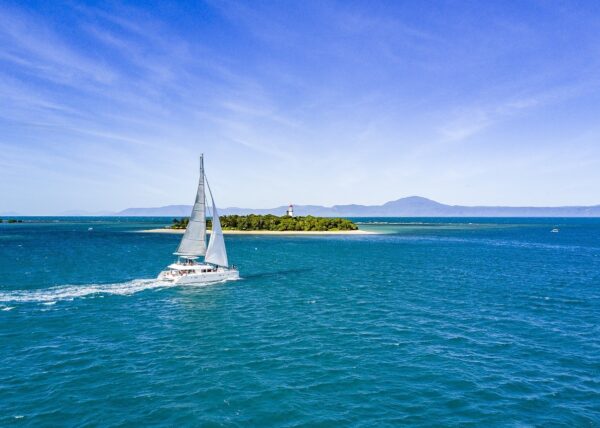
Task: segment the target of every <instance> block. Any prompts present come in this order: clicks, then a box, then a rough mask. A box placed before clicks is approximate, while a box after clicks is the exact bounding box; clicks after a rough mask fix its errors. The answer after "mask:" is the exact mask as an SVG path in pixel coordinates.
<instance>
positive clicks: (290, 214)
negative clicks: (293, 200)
mask: <svg viewBox="0 0 600 428" xmlns="http://www.w3.org/2000/svg"><path fill="white" fill-rule="evenodd" d="M285 215H286V216H288V217H294V206H293V205H292V204H290V205H289V207H288V209H287V211H286V212H285Z"/></svg>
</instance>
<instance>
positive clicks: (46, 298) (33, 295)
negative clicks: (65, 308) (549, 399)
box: [0, 279, 173, 304]
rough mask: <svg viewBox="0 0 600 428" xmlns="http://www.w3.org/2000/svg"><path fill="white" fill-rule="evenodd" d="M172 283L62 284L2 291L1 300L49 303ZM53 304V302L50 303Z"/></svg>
mask: <svg viewBox="0 0 600 428" xmlns="http://www.w3.org/2000/svg"><path fill="white" fill-rule="evenodd" d="M171 286H173V284H172V283H168V282H164V281H158V280H156V279H134V280H132V281H127V282H120V283H114V284H85V285H60V286H58V287H51V288H45V289H40V290H11V291H6V292H0V302H29V303H49V302H57V301H59V300H73V299H75V298H78V297H87V296H91V295H96V294H117V295H121V296H126V295H130V294H134V293H137V292H140V291H144V290H151V289H154V288H163V287H171ZM50 304H51V303H50Z"/></svg>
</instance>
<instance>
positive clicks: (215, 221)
mask: <svg viewBox="0 0 600 428" xmlns="http://www.w3.org/2000/svg"><path fill="white" fill-rule="evenodd" d="M208 190H209V192H210V187H209V189H208ZM210 200H211V202H212V233H211V234H210V239H209V241H208V249H207V250H206V257H204V261H205V262H207V263H212V264H214V265H217V266H225V267H227V266H228V263H227V250H226V249H225V239H224V238H223V231H222V230H221V222H220V221H219V214H218V213H217V207H216V206H215V200H214V199H213V196H212V192H210Z"/></svg>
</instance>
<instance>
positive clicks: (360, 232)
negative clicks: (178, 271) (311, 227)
mask: <svg viewBox="0 0 600 428" xmlns="http://www.w3.org/2000/svg"><path fill="white" fill-rule="evenodd" d="M137 232H138V233H173V234H180V235H181V234H183V233H184V232H185V229H167V228H163V229H147V230H138V231H137ZM207 232H208V233H211V231H210V230H208V231H207ZM223 234H224V235H373V234H375V232H367V231H366V230H340V231H327V232H321V231H294V230H285V231H272V230H224V231H223Z"/></svg>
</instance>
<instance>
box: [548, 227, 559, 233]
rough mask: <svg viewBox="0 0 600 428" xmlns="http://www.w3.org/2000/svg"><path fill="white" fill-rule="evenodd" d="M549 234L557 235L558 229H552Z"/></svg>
mask: <svg viewBox="0 0 600 428" xmlns="http://www.w3.org/2000/svg"><path fill="white" fill-rule="evenodd" d="M550 232H552V233H558V228H556V227H555V228H554V229H552V230H551V231H550Z"/></svg>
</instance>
